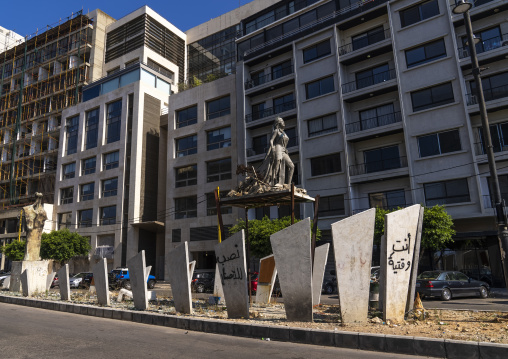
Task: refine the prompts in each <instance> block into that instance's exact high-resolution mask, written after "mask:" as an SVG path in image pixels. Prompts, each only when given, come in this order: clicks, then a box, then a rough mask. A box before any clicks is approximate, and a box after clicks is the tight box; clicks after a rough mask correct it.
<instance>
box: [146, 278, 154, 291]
mask: <svg viewBox="0 0 508 359" xmlns="http://www.w3.org/2000/svg"><path fill="white" fill-rule="evenodd" d="M147 286H148V289H153V288H154V287H155V281H154V280H153V279H150V280H149V281H148V284H147Z"/></svg>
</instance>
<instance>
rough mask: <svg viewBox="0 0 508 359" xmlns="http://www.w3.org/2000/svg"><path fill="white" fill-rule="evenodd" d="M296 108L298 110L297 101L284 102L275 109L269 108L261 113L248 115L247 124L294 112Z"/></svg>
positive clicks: (246, 117)
mask: <svg viewBox="0 0 508 359" xmlns="http://www.w3.org/2000/svg"><path fill="white" fill-rule="evenodd" d="M294 108H296V101H288V102H284V103H283V104H280V105H277V106H274V107H268V108H265V109H263V110H261V111H256V112H253V113H250V114H248V115H246V116H245V122H252V121H256V120H260V119H262V118H265V117H269V116H273V115H276V114H278V113H281V112H285V111H289V110H293V109H294Z"/></svg>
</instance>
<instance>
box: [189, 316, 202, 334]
mask: <svg viewBox="0 0 508 359" xmlns="http://www.w3.org/2000/svg"><path fill="white" fill-rule="evenodd" d="M189 330H192V331H194V332H202V331H203V322H202V321H201V319H189Z"/></svg>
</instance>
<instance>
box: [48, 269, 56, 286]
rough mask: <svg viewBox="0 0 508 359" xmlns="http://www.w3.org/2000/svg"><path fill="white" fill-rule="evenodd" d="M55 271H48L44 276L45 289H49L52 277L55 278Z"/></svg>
mask: <svg viewBox="0 0 508 359" xmlns="http://www.w3.org/2000/svg"><path fill="white" fill-rule="evenodd" d="M55 275H56V272H51V273H48V276H47V278H46V290H50V289H51V284H52V283H53V279H55Z"/></svg>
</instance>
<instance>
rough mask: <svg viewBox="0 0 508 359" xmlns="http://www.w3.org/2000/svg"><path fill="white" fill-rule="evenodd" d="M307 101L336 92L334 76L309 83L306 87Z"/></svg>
mask: <svg viewBox="0 0 508 359" xmlns="http://www.w3.org/2000/svg"><path fill="white" fill-rule="evenodd" d="M305 90H306V93H307V99H311V98H314V97H317V96H321V95H324V94H327V93H330V92H333V91H335V87H334V83H333V76H329V77H325V78H324V79H321V80H317V81H314V82H309V83H308V84H306V85H305Z"/></svg>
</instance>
